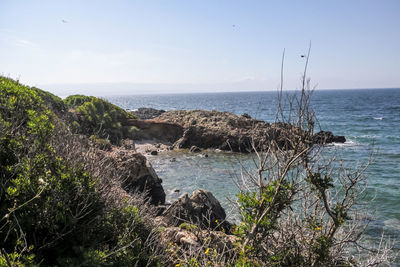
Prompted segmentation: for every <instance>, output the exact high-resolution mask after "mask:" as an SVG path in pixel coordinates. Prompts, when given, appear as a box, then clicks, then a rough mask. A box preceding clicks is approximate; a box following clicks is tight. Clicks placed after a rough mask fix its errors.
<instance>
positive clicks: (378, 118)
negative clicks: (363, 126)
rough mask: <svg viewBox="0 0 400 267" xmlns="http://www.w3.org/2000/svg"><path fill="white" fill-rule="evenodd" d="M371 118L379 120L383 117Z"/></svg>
mask: <svg viewBox="0 0 400 267" xmlns="http://www.w3.org/2000/svg"><path fill="white" fill-rule="evenodd" d="M373 119H374V120H378V121H381V120H383V117H373Z"/></svg>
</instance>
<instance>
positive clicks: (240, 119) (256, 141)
mask: <svg viewBox="0 0 400 267" xmlns="http://www.w3.org/2000/svg"><path fill="white" fill-rule="evenodd" d="M154 121H157V122H165V123H171V124H177V125H180V126H182V128H183V129H184V132H183V135H182V137H181V138H179V139H178V140H177V141H176V142H175V144H174V147H175V148H187V149H189V148H191V147H192V146H197V147H199V148H202V149H207V148H214V149H221V150H227V151H234V152H252V151H254V150H255V149H257V150H262V149H264V147H263V146H265V145H266V144H267V143H268V141H271V140H274V141H275V142H276V144H277V145H278V146H279V147H284V146H287V147H288V148H290V147H289V146H290V144H289V142H288V140H290V139H291V138H293V137H295V136H297V137H299V136H301V134H302V133H301V131H300V130H298V129H296V128H295V127H292V126H289V125H284V124H270V123H267V122H264V121H260V120H256V119H252V118H251V117H250V116H248V115H244V116H237V115H235V114H232V113H229V112H218V111H204V110H194V111H184V110H178V111H168V112H165V113H163V114H162V115H161V116H159V117H157V118H156V119H154Z"/></svg>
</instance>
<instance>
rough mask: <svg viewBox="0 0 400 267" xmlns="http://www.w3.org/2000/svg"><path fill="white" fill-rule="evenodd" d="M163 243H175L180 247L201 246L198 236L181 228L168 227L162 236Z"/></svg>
mask: <svg viewBox="0 0 400 267" xmlns="http://www.w3.org/2000/svg"><path fill="white" fill-rule="evenodd" d="M160 239H161V242H163V243H164V244H168V243H174V244H177V245H179V246H184V247H188V246H200V244H199V242H198V241H199V239H198V238H197V237H196V235H195V234H194V233H192V232H190V231H188V230H186V229H182V228H179V227H168V228H166V229H165V230H164V231H163V232H162V233H161V234H160Z"/></svg>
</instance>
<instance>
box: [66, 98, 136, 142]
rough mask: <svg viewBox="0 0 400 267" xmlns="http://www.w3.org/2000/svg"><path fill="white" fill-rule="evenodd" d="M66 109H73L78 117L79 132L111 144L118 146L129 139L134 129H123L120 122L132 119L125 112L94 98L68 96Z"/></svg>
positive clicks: (132, 116) (132, 117) (131, 116)
mask: <svg viewBox="0 0 400 267" xmlns="http://www.w3.org/2000/svg"><path fill="white" fill-rule="evenodd" d="M64 101H65V103H66V105H67V106H68V107H70V108H74V109H75V112H76V113H77V115H78V122H79V125H80V127H79V132H80V133H82V134H86V135H88V136H90V135H97V136H99V137H100V138H103V139H109V140H110V142H111V143H112V144H118V145H119V144H120V142H121V140H122V139H125V138H130V137H131V136H132V133H133V131H134V129H135V128H134V127H124V126H122V125H121V121H123V120H126V119H134V118H135V116H134V115H132V114H131V113H129V112H126V111H125V110H123V109H121V108H119V107H117V106H115V105H113V104H111V103H109V102H107V101H106V100H103V99H99V98H96V97H93V96H91V97H88V96H82V95H74V96H69V97H67V98H66V99H65V100H64Z"/></svg>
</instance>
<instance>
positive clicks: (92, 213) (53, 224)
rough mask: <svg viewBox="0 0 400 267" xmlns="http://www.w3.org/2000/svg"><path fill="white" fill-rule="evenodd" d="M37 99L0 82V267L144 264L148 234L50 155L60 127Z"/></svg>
mask: <svg viewBox="0 0 400 267" xmlns="http://www.w3.org/2000/svg"><path fill="white" fill-rule="evenodd" d="M43 95H44V96H48V95H47V94H46V93H43V92H40V91H39V89H32V88H30V87H27V86H23V85H21V84H19V83H18V82H16V81H13V80H11V79H8V78H4V77H0V218H1V219H0V240H1V242H2V243H1V249H2V253H1V255H0V265H6V264H8V262H7V261H10V262H11V263H12V265H15V266H24V265H27V266H34V265H35V264H39V263H40V265H45V266H46V265H51V266H54V265H59V266H76V265H84V266H101V265H117V266H121V265H123V266H127V265H134V263H136V262H138V263H140V264H141V263H145V262H147V261H148V257H149V256H148V255H147V254H146V250H144V249H143V246H144V242H145V240H146V238H147V236H148V234H149V230H147V229H146V227H145V224H144V222H143V221H142V220H141V218H140V216H139V213H138V210H137V209H136V207H133V206H127V207H125V208H122V209H121V208H113V209H111V210H110V207H108V206H107V205H106V204H105V201H104V200H103V197H102V195H101V193H100V191H99V190H100V181H98V180H97V179H96V178H95V177H93V176H92V175H91V174H90V173H88V172H87V171H86V170H85V169H84V167H83V165H80V164H75V165H71V164H70V163H69V162H73V161H70V160H68V158H65V157H67V156H68V155H59V154H57V153H58V152H57V151H56V150H55V149H54V148H53V147H52V145H51V143H52V140H54V137H55V136H54V135H55V134H56V131H55V124H56V122H58V120H60V119H59V118H58V117H57V116H56V115H55V114H54V113H53V112H52V111H51V110H50V109H49V106H51V105H48V104H49V103H48V102H46V101H47V100H46V99H43V98H42V96H43ZM95 103H97V102H96V101H95ZM107 111H109V110H107ZM57 125H58V126H57V127H59V126H62V125H63V124H62V123H57ZM58 140H61V139H60V138H59V139H58ZM99 167H100V166H99Z"/></svg>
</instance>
